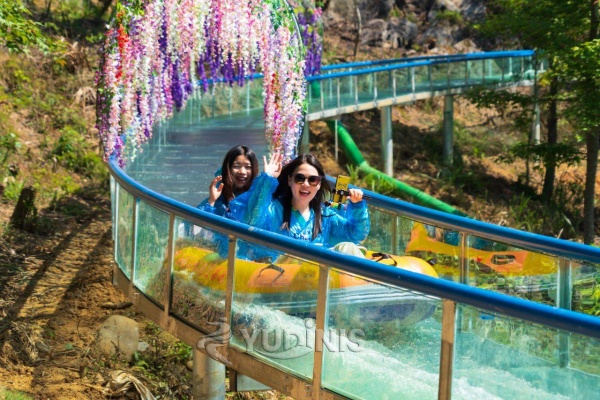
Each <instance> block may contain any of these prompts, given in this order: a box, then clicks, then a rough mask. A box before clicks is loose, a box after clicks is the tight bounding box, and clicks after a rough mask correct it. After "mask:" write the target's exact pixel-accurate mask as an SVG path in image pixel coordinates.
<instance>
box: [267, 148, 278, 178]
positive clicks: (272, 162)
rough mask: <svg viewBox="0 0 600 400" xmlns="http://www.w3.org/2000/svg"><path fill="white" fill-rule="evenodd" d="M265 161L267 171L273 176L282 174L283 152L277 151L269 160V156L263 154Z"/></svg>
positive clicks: (276, 176)
mask: <svg viewBox="0 0 600 400" xmlns="http://www.w3.org/2000/svg"><path fill="white" fill-rule="evenodd" d="M263 161H264V164H265V173H266V174H267V175H269V176H272V177H273V178H278V177H279V174H281V163H282V162H283V154H281V153H279V152H276V153H275V154H271V157H270V158H269V161H267V157H266V156H263Z"/></svg>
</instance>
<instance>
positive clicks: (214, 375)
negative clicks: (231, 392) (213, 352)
mask: <svg viewBox="0 0 600 400" xmlns="http://www.w3.org/2000/svg"><path fill="white" fill-rule="evenodd" d="M193 358H194V361H193V363H194V367H193V371H192V398H193V399H194V400H223V399H224V398H225V365H223V364H221V363H220V362H218V361H216V360H214V359H212V358H210V357H209V356H208V355H206V354H204V353H202V352H201V351H200V350H198V349H197V348H195V347H194V350H193Z"/></svg>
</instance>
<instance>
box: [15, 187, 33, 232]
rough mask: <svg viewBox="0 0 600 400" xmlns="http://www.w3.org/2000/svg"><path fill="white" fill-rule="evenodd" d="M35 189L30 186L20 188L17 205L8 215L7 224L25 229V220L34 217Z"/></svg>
mask: <svg viewBox="0 0 600 400" xmlns="http://www.w3.org/2000/svg"><path fill="white" fill-rule="evenodd" d="M34 200H35V190H34V189H32V188H31V187H29V186H28V187H25V188H23V189H22V190H21V194H20V195H19V200H17V205H16V206H15V210H14V211H13V214H12V216H11V217H10V222H9V225H10V226H11V227H12V228H15V229H25V227H26V226H27V222H29V221H31V220H32V219H33V218H35V216H36V213H37V210H36V209H35V204H34Z"/></svg>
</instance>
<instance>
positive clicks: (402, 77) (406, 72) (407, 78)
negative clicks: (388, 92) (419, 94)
mask: <svg viewBox="0 0 600 400" xmlns="http://www.w3.org/2000/svg"><path fill="white" fill-rule="evenodd" d="M393 73H394V77H395V79H396V95H401V94H407V93H412V76H411V69H410V68H398V69H395V70H394V71H393Z"/></svg>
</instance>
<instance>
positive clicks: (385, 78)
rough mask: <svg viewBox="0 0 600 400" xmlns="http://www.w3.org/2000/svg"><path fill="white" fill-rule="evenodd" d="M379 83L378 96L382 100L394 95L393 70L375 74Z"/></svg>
mask: <svg viewBox="0 0 600 400" xmlns="http://www.w3.org/2000/svg"><path fill="white" fill-rule="evenodd" d="M375 79H376V83H377V98H378V99H380V100H383V99H389V98H392V97H393V95H394V94H393V92H392V90H393V85H394V82H393V77H392V71H383V72H378V73H376V74H375Z"/></svg>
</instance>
